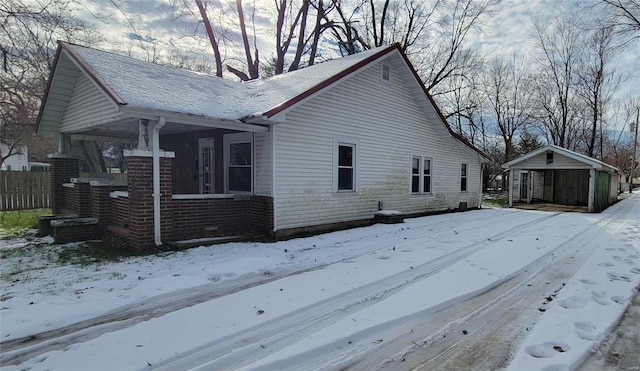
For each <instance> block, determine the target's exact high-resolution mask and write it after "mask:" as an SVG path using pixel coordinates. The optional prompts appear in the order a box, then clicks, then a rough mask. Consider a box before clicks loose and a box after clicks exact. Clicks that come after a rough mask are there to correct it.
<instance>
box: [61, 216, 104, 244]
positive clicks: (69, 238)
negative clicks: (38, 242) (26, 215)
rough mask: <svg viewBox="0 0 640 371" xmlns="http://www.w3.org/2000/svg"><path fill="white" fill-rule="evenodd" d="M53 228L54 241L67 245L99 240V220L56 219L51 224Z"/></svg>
mask: <svg viewBox="0 0 640 371" xmlns="http://www.w3.org/2000/svg"><path fill="white" fill-rule="evenodd" d="M49 224H50V225H51V227H52V228H53V241H54V242H55V243H67V242H75V241H85V240H90V239H94V238H97V237H98V235H99V233H98V219H97V218H75V219H67V218H65V219H56V220H51V221H50V222H49Z"/></svg>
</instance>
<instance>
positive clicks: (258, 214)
mask: <svg viewBox="0 0 640 371" xmlns="http://www.w3.org/2000/svg"><path fill="white" fill-rule="evenodd" d="M173 207H174V209H173V227H174V229H173V231H174V233H173V235H172V236H171V237H172V238H173V239H176V240H177V239H186V238H201V237H208V236H215V235H225V234H226V235H228V234H243V233H252V232H260V233H270V232H271V231H272V230H273V199H272V198H271V197H265V196H244V195H237V196H235V197H233V198H193V199H182V198H176V199H174V200H173Z"/></svg>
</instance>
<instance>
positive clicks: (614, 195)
mask: <svg viewBox="0 0 640 371" xmlns="http://www.w3.org/2000/svg"><path fill="white" fill-rule="evenodd" d="M609 179H610V181H609V204H611V203H613V202H615V201H616V200H617V199H618V189H619V188H620V174H618V173H614V174H610V178H609Z"/></svg>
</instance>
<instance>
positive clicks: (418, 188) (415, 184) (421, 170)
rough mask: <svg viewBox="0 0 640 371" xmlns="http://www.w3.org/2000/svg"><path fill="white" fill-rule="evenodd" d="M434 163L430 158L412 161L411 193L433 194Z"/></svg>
mask: <svg viewBox="0 0 640 371" xmlns="http://www.w3.org/2000/svg"><path fill="white" fill-rule="evenodd" d="M431 167H432V161H431V159H430V158H428V157H420V156H414V157H413V158H412V159H411V193H431Z"/></svg>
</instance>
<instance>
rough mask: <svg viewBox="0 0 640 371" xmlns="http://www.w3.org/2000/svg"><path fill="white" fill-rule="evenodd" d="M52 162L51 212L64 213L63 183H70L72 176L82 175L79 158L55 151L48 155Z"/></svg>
mask: <svg viewBox="0 0 640 371" xmlns="http://www.w3.org/2000/svg"><path fill="white" fill-rule="evenodd" d="M47 157H48V158H49V160H50V162H51V177H50V182H51V212H52V213H53V214H62V209H63V208H64V188H63V187H62V184H63V183H69V182H70V181H71V178H78V177H79V176H80V166H79V161H78V158H76V157H72V156H69V155H67V154H62V153H55V154H51V155H48V156H47Z"/></svg>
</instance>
